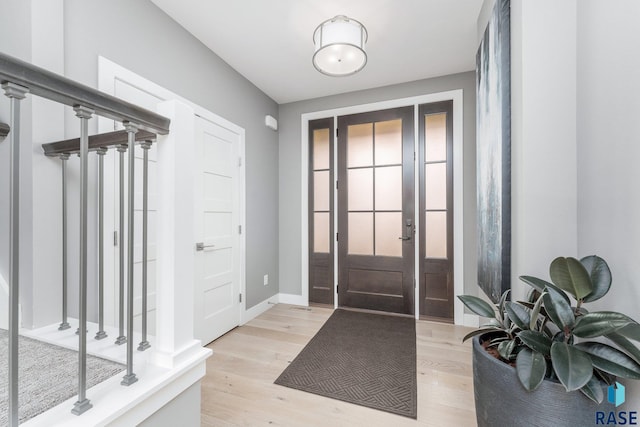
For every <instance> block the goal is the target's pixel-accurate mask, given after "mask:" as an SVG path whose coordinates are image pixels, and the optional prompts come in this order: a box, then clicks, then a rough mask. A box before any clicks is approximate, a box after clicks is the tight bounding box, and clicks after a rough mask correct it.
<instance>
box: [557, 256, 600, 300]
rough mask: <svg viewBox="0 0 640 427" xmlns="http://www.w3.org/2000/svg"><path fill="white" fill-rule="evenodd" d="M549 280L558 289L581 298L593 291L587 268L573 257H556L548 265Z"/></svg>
mask: <svg viewBox="0 0 640 427" xmlns="http://www.w3.org/2000/svg"><path fill="white" fill-rule="evenodd" d="M549 273H550V275H551V280H552V281H553V283H554V284H555V285H556V286H557V287H559V288H560V289H562V290H564V291H567V292H569V293H570V294H571V295H573V296H574V297H575V298H576V300H581V299H583V298H584V297H586V296H587V295H589V294H590V293H591V292H592V291H593V285H592V284H591V278H590V277H589V273H588V272H587V269H586V268H584V266H583V265H582V264H581V263H580V261H578V260H577V259H575V258H564V257H558V258H556V259H554V260H553V262H552V263H551V267H549Z"/></svg>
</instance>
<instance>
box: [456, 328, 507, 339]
mask: <svg viewBox="0 0 640 427" xmlns="http://www.w3.org/2000/svg"><path fill="white" fill-rule="evenodd" d="M496 331H502V330H501V329H499V328H493V327H489V328H480V329H476V330H473V331H471V332H469V333H468V334H467V335H465V336H464V338H462V342H465V341H466V340H468V339H469V338H472V337H475V336H476V335H481V334H484V333H487V332H496Z"/></svg>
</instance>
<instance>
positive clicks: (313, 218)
mask: <svg viewBox="0 0 640 427" xmlns="http://www.w3.org/2000/svg"><path fill="white" fill-rule="evenodd" d="M309 153H310V155H309V171H310V173H309V302H315V303H321V304H331V305H333V300H334V287H333V283H334V280H333V275H334V270H333V265H334V264H333V235H334V230H333V118H327V119H320V120H313V121H310V122H309Z"/></svg>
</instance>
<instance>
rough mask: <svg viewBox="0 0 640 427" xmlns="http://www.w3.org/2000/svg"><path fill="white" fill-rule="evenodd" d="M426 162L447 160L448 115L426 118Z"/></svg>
mask: <svg viewBox="0 0 640 427" xmlns="http://www.w3.org/2000/svg"><path fill="white" fill-rule="evenodd" d="M424 141H425V161H426V162H437V161H446V160H447V113H438V114H429V115H426V116H424Z"/></svg>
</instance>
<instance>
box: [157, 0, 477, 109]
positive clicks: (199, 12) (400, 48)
mask: <svg viewBox="0 0 640 427" xmlns="http://www.w3.org/2000/svg"><path fill="white" fill-rule="evenodd" d="M152 1H153V3H155V4H156V5H157V6H158V7H160V8H161V9H162V10H164V11H165V12H166V13H167V14H168V15H169V16H171V17H172V18H173V19H174V20H176V21H177V22H178V23H180V24H181V25H182V26H183V27H184V28H186V29H187V30H188V31H189V32H190V33H192V34H193V35H194V36H195V37H197V38H198V39H199V40H201V41H202V43H204V44H205V45H206V46H207V47H209V48H210V49H211V50H212V51H214V52H215V53H216V54H217V55H219V56H220V57H221V58H222V59H224V60H225V61H226V62H227V63H228V64H229V65H231V66H232V67H233V68H234V69H235V70H237V71H238V72H239V73H240V74H242V75H243V76H245V77H246V78H247V79H249V80H250V81H251V82H252V83H253V84H255V85H256V86H257V87H259V88H260V89H261V90H262V91H264V92H265V93H266V94H267V95H269V96H270V97H271V98H273V99H274V100H275V101H276V102H278V103H279V104H284V103H287V102H292V101H298V100H302V99H309V98H316V97H321V96H327V95H333V94H337V93H344V92H351V91H354V90H360V89H368V88H372V87H379V86H385V85H389V84H394V83H402V82H408V81H413V80H419V79H423V78H428V77H435V76H441V75H446V74H452V73H458V72H462V71H469V70H473V69H474V67H475V51H476V46H477V43H476V20H477V18H478V13H479V12H480V8H481V6H482V0H227V1H222V0H152ZM335 15H347V16H349V17H351V18H354V19H357V20H358V21H360V22H362V23H363V24H364V26H365V27H366V28H367V30H368V32H369V41H368V43H367V47H366V50H367V55H368V62H367V65H366V66H365V68H364V69H363V70H362V71H361V72H359V73H357V74H355V75H352V76H349V77H328V76H325V75H323V74H320V73H319V72H318V71H316V69H315V68H314V67H313V65H312V63H311V57H312V55H313V47H314V46H313V40H312V36H313V31H314V30H315V28H316V27H317V26H318V24H320V23H321V22H322V21H324V20H326V19H329V18H332V17H334V16H335Z"/></svg>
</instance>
